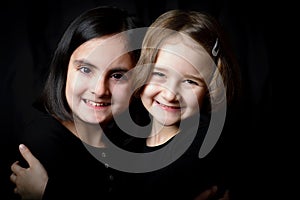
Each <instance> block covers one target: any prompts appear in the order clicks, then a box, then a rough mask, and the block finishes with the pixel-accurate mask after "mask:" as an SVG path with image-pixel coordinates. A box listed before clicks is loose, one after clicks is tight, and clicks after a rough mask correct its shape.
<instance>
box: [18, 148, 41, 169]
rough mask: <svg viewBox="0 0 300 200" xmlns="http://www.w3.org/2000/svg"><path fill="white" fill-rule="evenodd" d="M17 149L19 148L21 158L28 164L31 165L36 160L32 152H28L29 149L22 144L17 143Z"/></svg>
mask: <svg viewBox="0 0 300 200" xmlns="http://www.w3.org/2000/svg"><path fill="white" fill-rule="evenodd" d="M19 150H20V152H21V154H22V156H23V158H24V159H25V160H26V161H27V163H28V164H29V166H31V165H32V164H33V163H34V162H36V161H37V159H36V158H35V157H34V156H33V155H32V153H31V152H30V150H29V149H28V148H27V147H26V146H25V145H24V144H20V145H19Z"/></svg>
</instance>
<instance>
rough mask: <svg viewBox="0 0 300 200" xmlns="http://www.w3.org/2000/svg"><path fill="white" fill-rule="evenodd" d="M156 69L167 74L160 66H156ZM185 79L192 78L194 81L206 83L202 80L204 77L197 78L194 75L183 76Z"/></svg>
mask: <svg viewBox="0 0 300 200" xmlns="http://www.w3.org/2000/svg"><path fill="white" fill-rule="evenodd" d="M154 69H156V70H159V71H162V72H167V70H166V69H165V68H164V67H160V66H157V65H156V66H155V67H154ZM182 76H183V77H185V78H190V79H194V80H199V81H201V82H204V79H203V78H202V76H195V75H193V74H182Z"/></svg>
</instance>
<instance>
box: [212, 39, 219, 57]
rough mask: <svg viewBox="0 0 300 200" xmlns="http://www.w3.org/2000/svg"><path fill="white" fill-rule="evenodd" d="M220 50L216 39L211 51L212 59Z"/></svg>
mask: <svg viewBox="0 0 300 200" xmlns="http://www.w3.org/2000/svg"><path fill="white" fill-rule="evenodd" d="M219 50H220V48H219V47H218V38H217V39H216V43H215V45H214V47H213V49H212V50H211V53H212V55H213V56H214V57H216V56H217V55H218V53H219Z"/></svg>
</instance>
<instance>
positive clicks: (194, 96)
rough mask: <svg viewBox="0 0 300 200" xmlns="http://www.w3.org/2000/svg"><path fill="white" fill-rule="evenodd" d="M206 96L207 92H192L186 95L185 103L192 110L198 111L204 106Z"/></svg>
mask: <svg viewBox="0 0 300 200" xmlns="http://www.w3.org/2000/svg"><path fill="white" fill-rule="evenodd" d="M205 95H206V92H205V90H197V91H190V92H189V93H186V94H184V101H185V102H186V103H187V104H188V105H189V106H190V107H191V108H192V109H196V108H197V109H198V108H200V107H201V106H202V104H203V101H204V98H205Z"/></svg>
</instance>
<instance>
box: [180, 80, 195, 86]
mask: <svg viewBox="0 0 300 200" xmlns="http://www.w3.org/2000/svg"><path fill="white" fill-rule="evenodd" d="M183 82H185V83H188V84H191V85H199V84H198V83H197V82H196V81H192V80H185V81H183Z"/></svg>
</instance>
